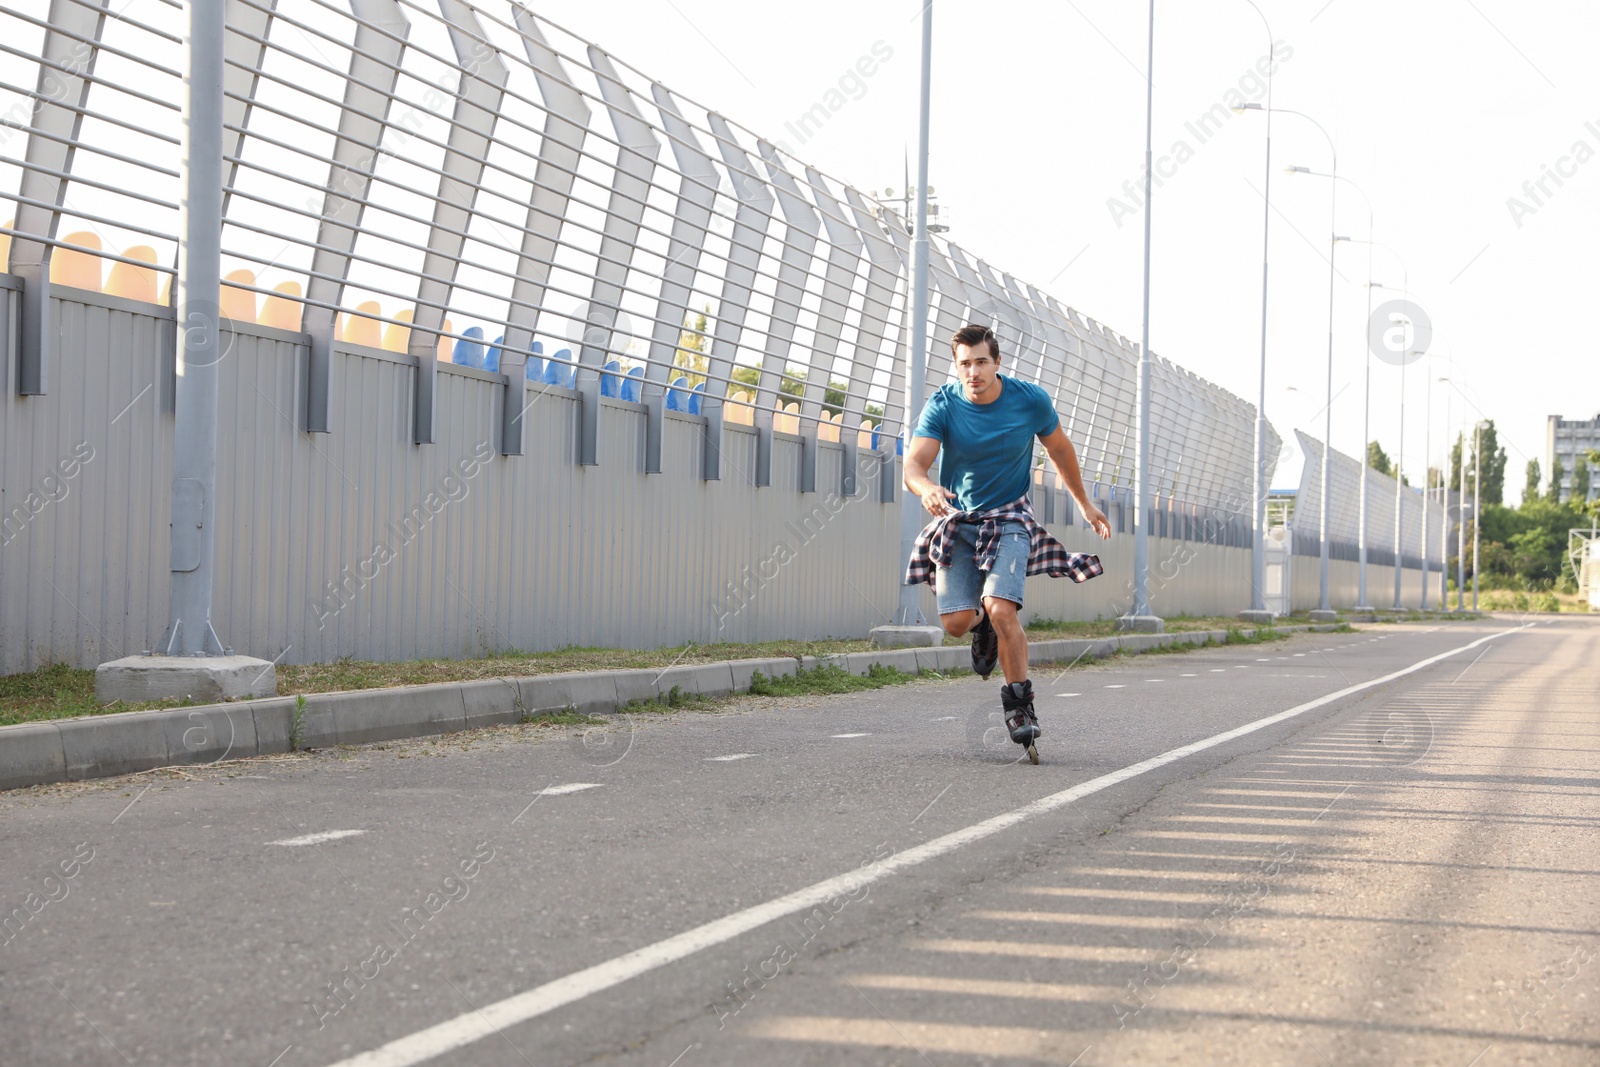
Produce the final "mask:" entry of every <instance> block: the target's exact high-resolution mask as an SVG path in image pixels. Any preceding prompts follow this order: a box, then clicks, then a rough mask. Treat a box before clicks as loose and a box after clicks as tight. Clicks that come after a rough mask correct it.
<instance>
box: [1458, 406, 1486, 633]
mask: <svg viewBox="0 0 1600 1067" xmlns="http://www.w3.org/2000/svg"><path fill="white" fill-rule="evenodd" d="M1486 425H1488V421H1487V420H1486V419H1479V420H1478V421H1477V422H1475V423H1473V425H1472V610H1473V611H1477V610H1478V531H1479V530H1481V529H1482V528H1483V516H1482V514H1481V512H1482V507H1481V503H1480V501H1481V497H1480V494H1481V493H1482V492H1483V428H1484V427H1485V426H1486ZM1462 466H1463V467H1465V466H1466V464H1464V463H1463V464H1462Z"/></svg>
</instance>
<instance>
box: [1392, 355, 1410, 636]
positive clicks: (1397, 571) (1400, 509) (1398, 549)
mask: <svg viewBox="0 0 1600 1067" xmlns="http://www.w3.org/2000/svg"><path fill="white" fill-rule="evenodd" d="M1409 351H1410V349H1409V347H1408V348H1406V349H1404V350H1402V352H1401V354H1400V447H1399V448H1397V449H1395V459H1394V610H1396V611H1400V610H1402V609H1403V607H1404V605H1403V604H1402V602H1401V599H1400V597H1401V587H1400V581H1401V579H1402V578H1403V577H1404V575H1405V556H1406V543H1405V522H1404V509H1405V491H1406V489H1405V483H1404V482H1403V481H1402V480H1401V477H1400V476H1401V473H1402V470H1403V467H1402V465H1403V464H1404V463H1405V455H1406V364H1405V356H1406V353H1407V352H1409Z"/></svg>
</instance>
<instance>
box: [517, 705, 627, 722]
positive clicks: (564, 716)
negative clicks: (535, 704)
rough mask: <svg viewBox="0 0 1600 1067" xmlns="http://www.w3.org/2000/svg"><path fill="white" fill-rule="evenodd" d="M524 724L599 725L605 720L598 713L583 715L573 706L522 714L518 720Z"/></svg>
mask: <svg viewBox="0 0 1600 1067" xmlns="http://www.w3.org/2000/svg"><path fill="white" fill-rule="evenodd" d="M518 721H520V722H521V723H522V725H524V726H599V725H600V724H601V723H603V722H605V721H606V720H605V719H603V718H601V717H600V716H598V715H584V714H581V713H580V712H578V711H577V709H575V708H565V709H563V710H561V711H541V712H538V713H537V714H533V715H524V716H523V717H522V718H521V719H520V720H518Z"/></svg>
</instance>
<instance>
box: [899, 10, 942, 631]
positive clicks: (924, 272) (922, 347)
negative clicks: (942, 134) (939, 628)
mask: <svg viewBox="0 0 1600 1067" xmlns="http://www.w3.org/2000/svg"><path fill="white" fill-rule="evenodd" d="M932 67H933V0H927V2H926V3H924V4H923V6H922V102H921V105H920V109H919V111H918V116H917V229H916V232H915V233H914V234H913V235H912V245H911V249H912V252H911V256H912V266H911V290H912V306H911V345H910V347H909V348H907V350H906V397H905V424H904V426H903V427H902V429H901V436H902V437H903V438H904V440H905V446H904V451H905V455H906V457H907V458H910V455H911V434H912V431H913V430H915V429H916V426H917V420H918V419H919V418H921V417H922V402H923V391H924V384H925V379H926V377H927V365H928V98H929V93H928V86H929V83H930V81H931V77H932ZM921 526H922V502H921V501H920V500H918V499H917V495H916V494H915V493H912V492H909V491H908V492H906V493H905V494H904V496H903V498H902V500H901V502H900V558H901V559H910V558H911V551H912V548H913V547H914V543H915V541H916V538H917V532H918V530H919V529H920V528H921ZM920 588H921V587H920V586H914V585H901V587H900V605H899V608H898V611H897V613H896V616H895V622H897V623H898V624H900V625H901V626H915V625H918V624H920V623H922V622H923V621H924V620H923V617H922V605H921V593H920V592H919V590H920Z"/></svg>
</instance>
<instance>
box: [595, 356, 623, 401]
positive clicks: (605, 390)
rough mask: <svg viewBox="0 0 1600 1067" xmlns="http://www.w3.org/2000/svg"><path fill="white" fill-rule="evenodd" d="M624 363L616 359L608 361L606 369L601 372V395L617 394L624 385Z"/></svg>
mask: <svg viewBox="0 0 1600 1067" xmlns="http://www.w3.org/2000/svg"><path fill="white" fill-rule="evenodd" d="M621 371H622V364H621V363H618V362H617V361H616V360H614V359H613V360H612V361H611V362H609V363H607V364H606V366H605V370H603V371H601V372H600V395H601V396H617V395H618V394H619V393H620V392H621V386H622V374H621Z"/></svg>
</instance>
